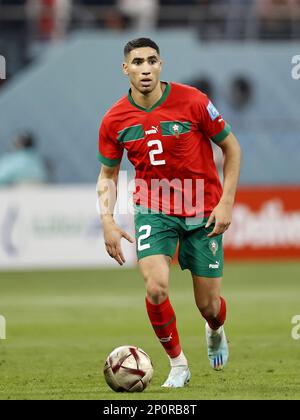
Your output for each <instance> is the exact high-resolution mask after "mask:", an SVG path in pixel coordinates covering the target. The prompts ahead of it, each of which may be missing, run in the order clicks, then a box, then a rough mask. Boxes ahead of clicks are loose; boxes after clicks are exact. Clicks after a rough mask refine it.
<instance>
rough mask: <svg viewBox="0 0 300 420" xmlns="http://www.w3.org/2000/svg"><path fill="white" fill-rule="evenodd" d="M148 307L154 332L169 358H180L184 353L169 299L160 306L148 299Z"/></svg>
mask: <svg viewBox="0 0 300 420" xmlns="http://www.w3.org/2000/svg"><path fill="white" fill-rule="evenodd" d="M146 307H147V312H148V316H149V319H150V322H151V324H152V327H153V329H154V332H155V334H156V336H157V338H158V339H159V341H160V342H161V344H162V346H163V347H164V349H165V351H166V352H167V354H168V356H169V357H170V359H171V360H172V359H174V358H178V357H179V356H180V354H181V353H182V351H181V345H180V341H179V335H178V331H177V327H176V316H175V312H174V310H173V307H172V305H171V303H170V300H169V298H167V299H166V300H165V301H164V302H162V303H160V304H153V303H151V302H150V301H149V300H148V299H147V297H146Z"/></svg>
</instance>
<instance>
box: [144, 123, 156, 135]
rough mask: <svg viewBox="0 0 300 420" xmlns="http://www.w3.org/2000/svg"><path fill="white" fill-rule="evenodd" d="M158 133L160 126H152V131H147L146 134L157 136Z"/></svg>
mask: <svg viewBox="0 0 300 420" xmlns="http://www.w3.org/2000/svg"><path fill="white" fill-rule="evenodd" d="M157 133H158V126H156V127H155V126H154V125H152V127H151V130H147V131H146V134H157Z"/></svg>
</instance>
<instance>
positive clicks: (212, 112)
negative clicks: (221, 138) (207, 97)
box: [207, 101, 220, 121]
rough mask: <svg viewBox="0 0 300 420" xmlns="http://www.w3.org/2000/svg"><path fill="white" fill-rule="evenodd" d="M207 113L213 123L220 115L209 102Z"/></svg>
mask: <svg viewBox="0 0 300 420" xmlns="http://www.w3.org/2000/svg"><path fill="white" fill-rule="evenodd" d="M207 111H208V113H209V115H210V118H211V119H212V121H214V120H215V119H216V118H217V117H218V116H219V115H220V113H219V111H218V110H217V108H216V107H215V106H214V104H213V103H212V102H211V101H209V103H208V105H207Z"/></svg>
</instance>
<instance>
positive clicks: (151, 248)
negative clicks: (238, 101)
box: [134, 206, 224, 277]
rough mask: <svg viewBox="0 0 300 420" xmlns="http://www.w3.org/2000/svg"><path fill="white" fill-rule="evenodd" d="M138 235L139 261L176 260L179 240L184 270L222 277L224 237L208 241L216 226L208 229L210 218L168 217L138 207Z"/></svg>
mask: <svg viewBox="0 0 300 420" xmlns="http://www.w3.org/2000/svg"><path fill="white" fill-rule="evenodd" d="M134 221H135V235H136V251H137V258H138V260H140V259H142V258H144V257H147V256H149V255H158V254H163V255H168V256H170V257H171V258H173V256H174V254H175V251H176V247H177V243H178V240H179V253H178V260H179V264H180V267H181V269H182V270H185V269H186V268H188V269H189V270H190V271H191V273H192V274H195V275H197V276H203V277H222V275H223V261H224V258H223V247H222V236H223V235H217V236H215V237H213V238H208V237H207V235H208V233H210V232H211V231H212V230H213V228H214V225H211V226H209V227H208V228H205V225H206V222H207V218H204V219H202V220H199V222H197V221H196V223H195V219H193V218H187V217H176V216H168V215H166V214H164V213H161V212H152V213H150V212H149V210H148V209H145V208H143V207H140V206H135V215H134Z"/></svg>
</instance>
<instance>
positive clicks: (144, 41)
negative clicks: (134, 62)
mask: <svg viewBox="0 0 300 420" xmlns="http://www.w3.org/2000/svg"><path fill="white" fill-rule="evenodd" d="M143 47H151V48H153V49H154V50H156V51H157V54H158V55H159V54H160V52H159V46H158V45H157V44H156V43H155V42H154V41H152V39H150V38H136V39H133V40H132V41H129V42H127V44H126V45H125V47H124V56H125V57H126V56H127V55H128V54H129V53H130V52H131V51H132V50H135V49H136V48H143Z"/></svg>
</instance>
